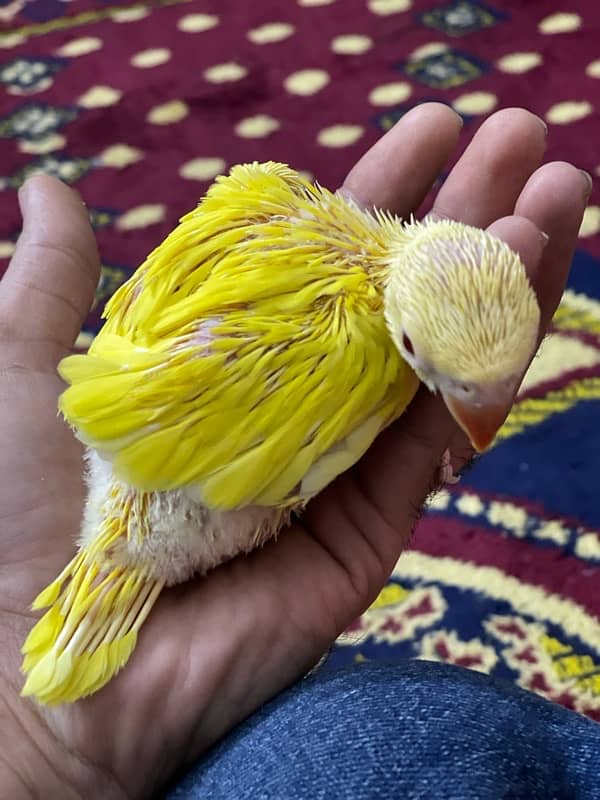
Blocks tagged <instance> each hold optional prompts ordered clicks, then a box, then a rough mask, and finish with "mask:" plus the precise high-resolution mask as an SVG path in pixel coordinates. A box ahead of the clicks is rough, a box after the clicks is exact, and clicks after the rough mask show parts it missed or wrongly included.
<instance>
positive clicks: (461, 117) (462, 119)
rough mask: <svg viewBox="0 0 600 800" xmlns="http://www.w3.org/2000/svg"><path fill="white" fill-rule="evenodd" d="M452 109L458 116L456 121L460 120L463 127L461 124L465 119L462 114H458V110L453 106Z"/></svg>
mask: <svg viewBox="0 0 600 800" xmlns="http://www.w3.org/2000/svg"><path fill="white" fill-rule="evenodd" d="M452 111H454V113H455V114H456V116H457V117H458V121H459V122H460V127H461V128H462V127H463V125H464V124H465V119H464V117H463V116H462V114H459V113H458V111H457V110H456V109H455V108H453V109H452Z"/></svg>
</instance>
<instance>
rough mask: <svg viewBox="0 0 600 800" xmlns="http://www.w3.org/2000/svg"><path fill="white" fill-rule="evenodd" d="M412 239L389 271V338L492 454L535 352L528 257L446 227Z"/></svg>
mask: <svg viewBox="0 0 600 800" xmlns="http://www.w3.org/2000/svg"><path fill="white" fill-rule="evenodd" d="M404 232H405V234H406V237H407V238H406V239H404V241H403V242H401V243H399V245H398V247H397V248H396V249H394V248H392V250H391V251H390V261H389V263H388V278H387V284H386V288H385V315H386V320H387V325H388V328H389V331H390V333H391V336H392V338H393V340H394V343H395V344H396V346H397V348H398V350H399V351H400V353H401V355H402V356H403V358H404V359H406V361H407V362H408V363H409V364H410V365H411V367H412V368H413V369H414V371H415V372H416V374H417V375H418V377H419V378H420V379H421V381H423V383H425V384H426V385H427V386H428V387H429V388H430V389H431V390H432V391H439V392H440V393H441V395H442V397H443V398H444V401H445V403H446V406H447V407H448V409H449V411H450V413H451V414H452V416H453V417H454V419H455V420H456V421H457V422H458V424H459V425H460V427H461V428H462V429H463V430H464V431H465V432H466V434H467V435H468V437H469V439H470V440H471V443H472V445H473V447H474V448H475V449H476V450H478V451H482V450H485V449H486V447H488V446H489V444H491V442H492V440H493V439H494V437H495V435H496V433H497V431H498V428H499V427H500V426H501V425H502V423H503V422H504V419H505V417H506V414H507V413H508V411H509V409H510V406H511V404H512V401H513V398H514V396H515V394H516V392H517V389H518V387H519V384H520V382H521V379H522V377H523V374H524V372H525V370H526V369H527V366H528V365H529V361H530V360H531V357H532V356H533V353H534V351H535V347H536V344H537V338H538V329H539V323H540V310H539V306H538V303H537V300H536V297H535V294H534V292H533V289H532V288H531V285H530V283H529V279H528V277H527V274H526V272H525V268H524V266H523V263H522V262H521V260H520V258H519V256H518V255H517V254H516V253H515V252H513V251H512V250H511V249H510V247H509V246H508V245H507V244H505V243H504V242H502V241H501V240H500V239H497V238H495V237H493V236H491V235H490V234H488V233H486V232H485V231H481V230H478V229H476V228H472V227H469V226H466V225H462V224H460V223H457V222H448V221H442V222H426V223H423V224H421V223H416V224H413V225H409V226H407V227H406V228H405V231H404Z"/></svg>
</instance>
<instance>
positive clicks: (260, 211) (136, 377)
mask: <svg viewBox="0 0 600 800" xmlns="http://www.w3.org/2000/svg"><path fill="white" fill-rule="evenodd" d="M319 214H323V215H324V219H323V220H320V219H318V215H319ZM344 215H346V216H344ZM377 230H378V229H377V228H376V227H374V226H373V223H372V221H371V222H370V221H369V218H368V217H366V216H365V215H364V214H358V213H357V212H356V211H352V209H350V208H349V206H348V204H347V203H344V202H343V201H342V200H341V199H339V198H336V197H335V196H334V195H331V194H329V193H327V192H325V190H319V189H315V188H314V187H312V186H310V185H309V184H307V183H306V182H305V181H303V180H302V179H301V178H300V177H299V176H298V175H297V174H296V173H294V172H292V171H291V170H289V169H288V168H286V167H283V166H281V165H262V166H258V165H254V166H251V167H236V168H234V170H232V173H231V174H230V176H229V177H228V178H224V179H220V180H219V181H218V182H217V183H216V184H215V185H214V186H213V187H212V188H211V189H210V190H209V192H208V194H207V196H206V197H205V199H204V200H203V201H202V202H201V204H200V205H199V206H198V208H197V209H195V210H194V211H193V212H191V213H190V214H188V215H186V217H184V218H183V219H182V222H181V224H180V225H179V227H178V228H176V229H175V231H174V232H173V233H172V234H171V235H170V236H169V237H168V238H167V239H166V240H165V242H164V243H163V244H162V245H161V246H160V247H158V248H157V249H156V250H155V251H154V252H153V253H151V254H150V256H149V257H148V259H147V260H146V262H144V264H142V266H141V267H140V268H139V270H137V271H136V273H135V274H134V276H133V277H132V278H131V279H130V281H128V282H127V283H126V284H125V285H124V286H122V287H121V288H120V289H119V290H118V291H117V293H115V295H114V296H113V298H112V299H111V301H110V303H109V304H108V306H107V311H106V316H107V322H106V324H105V327H104V328H103V330H102V331H101V333H100V334H99V336H98V337H97V338H96V340H95V341H94V343H93V344H92V347H91V348H90V351H89V353H88V354H87V355H86V356H71V357H69V358H67V359H66V360H65V361H63V363H62V365H61V374H62V375H63V377H64V378H65V379H66V380H67V381H68V382H69V383H70V384H71V385H70V387H69V388H68V389H67V390H66V391H65V393H64V394H63V396H62V398H61V409H62V411H63V413H64V415H65V417H66V418H67V419H68V420H69V422H70V423H71V424H72V425H73V426H74V427H75V428H76V430H77V432H78V435H79V436H80V438H81V439H82V440H83V441H84V442H86V443H87V444H89V445H90V446H92V447H95V448H96V449H98V450H99V451H100V452H102V454H103V455H104V457H106V458H109V459H110V460H111V461H112V463H113V468H114V470H115V472H116V474H117V475H118V476H120V477H121V478H122V479H123V480H125V481H127V482H128V483H130V484H131V485H133V486H136V487H138V488H143V489H147V490H151V489H156V490H168V489H174V488H179V487H182V486H187V487H191V488H193V489H194V490H195V491H196V492H197V494H198V495H199V497H200V498H201V499H202V501H203V502H205V503H206V504H207V505H209V506H210V507H213V508H221V509H232V508H239V507H242V506H245V505H249V504H256V503H258V504H264V505H286V504H288V505H289V504H293V503H296V502H302V501H303V500H306V499H307V498H308V497H310V496H311V495H312V494H313V493H314V492H315V491H318V490H319V489H321V488H322V487H323V486H324V485H326V484H327V483H328V482H329V481H330V480H332V479H333V478H334V477H335V475H337V474H338V473H339V472H340V471H342V470H343V469H346V468H347V467H349V466H350V465H351V464H352V463H354V462H355V461H356V460H357V459H358V458H359V457H360V455H361V454H362V453H363V452H364V451H365V450H366V448H367V447H368V446H369V444H370V443H371V442H372V440H373V439H374V438H375V436H376V435H377V433H378V432H379V431H380V430H381V429H382V428H383V427H384V426H385V425H387V424H388V423H389V422H390V421H391V420H392V419H394V418H395V417H397V416H398V415H399V414H400V413H401V412H402V411H403V409H404V408H405V406H406V405H407V403H408V402H409V401H410V399H411V398H412V396H413V394H414V391H415V390H416V386H417V379H416V377H415V376H414V375H413V373H412V372H411V371H410V369H409V368H408V367H407V365H406V364H405V362H404V361H402V359H401V358H400V356H399V354H398V352H397V351H396V349H395V348H394V346H393V343H392V342H391V339H390V337H389V335H388V333H387V329H386V326H385V322H384V319H383V314H382V309H381V297H380V294H379V293H378V292H377V291H376V289H375V288H374V286H373V280H372V278H371V277H370V276H369V275H368V274H367V271H366V270H365V269H364V265H363V262H364V260H365V258H366V257H367V256H368V255H372V256H373V257H375V256H377V253H378V252H379V251H380V249H381V242H380V241H379V240H378V239H377ZM378 248H379V249H378ZM369 250H371V251H372V252H369Z"/></svg>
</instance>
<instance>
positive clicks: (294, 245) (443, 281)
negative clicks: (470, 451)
mask: <svg viewBox="0 0 600 800" xmlns="http://www.w3.org/2000/svg"><path fill="white" fill-rule="evenodd" d="M105 317H106V322H105V325H104V327H103V328H102V330H101V331H100V333H99V334H98V336H97V337H96V339H95V340H94V342H93V344H92V345H91V347H90V349H89V352H88V353H87V354H85V355H73V356H70V357H68V358H66V359H65V360H63V362H62V363H61V365H60V373H61V375H62V376H63V378H64V379H65V381H66V382H67V383H68V384H69V387H68V388H67V389H66V390H65V392H64V393H63V395H62V396H61V399H60V410H61V412H62V413H63V415H64V417H65V418H66V420H67V421H68V423H69V424H70V425H71V426H72V428H73V429H74V431H75V433H76V435H77V436H78V437H79V439H80V440H81V441H82V442H83V443H84V444H85V445H86V448H87V453H86V462H87V485H88V497H87V502H86V507H85V512H84V516H83V522H82V527H81V532H80V535H79V547H78V552H77V554H76V555H75V557H74V558H73V560H72V561H71V562H70V563H69V564H68V565H67V566H66V567H65V569H64V570H63V572H62V573H61V574H60V575H59V576H58V577H57V578H56V580H55V581H54V582H53V583H51V584H50V585H49V586H48V587H47V588H46V589H45V590H44V591H43V592H41V594H40V595H39V596H38V597H37V598H36V600H35V601H34V604H33V607H34V608H35V609H40V608H45V607H47V608H48V610H47V611H46V613H45V615H44V616H43V617H42V618H41V619H40V620H39V621H38V622H37V624H36V625H35V626H34V628H33V629H32V630H31V632H30V634H29V636H28V638H27V640H26V642H25V644H24V646H23V653H24V662H23V670H24V672H25V673H26V675H27V679H26V682H25V686H24V688H23V694H24V695H32V696H34V697H35V698H36V700H37V701H38V702H40V703H42V704H55V703H61V702H72V701H75V700H77V699H78V698H81V697H84V696H86V695H89V694H91V693H92V692H95V691H97V690H98V689H100V688H101V687H102V686H103V685H104V684H106V683H107V681H109V680H110V679H111V677H112V676H113V675H115V673H116V672H117V671H118V670H119V669H120V668H121V667H122V666H123V665H124V664H125V662H126V661H127V659H128V658H129V656H130V654H131V652H132V651H133V649H134V647H135V644H136V639H137V634H138V631H139V629H140V626H141V625H142V624H143V622H144V620H145V618H146V617H147V615H148V613H149V612H150V610H151V608H152V605H153V604H154V602H155V601H156V599H157V597H158V596H159V594H160V592H161V591H162V589H163V587H166V586H171V585H173V584H177V583H181V582H183V581H186V580H188V579H190V578H191V577H192V576H194V575H203V574H205V573H206V572H207V571H209V570H211V569H213V568H214V567H216V566H217V565H219V564H221V563H223V562H224V561H226V560H228V559H231V558H233V557H234V556H236V555H238V554H240V553H245V552H248V551H250V550H252V549H253V548H256V547H258V546H260V545H261V544H263V543H264V542H266V541H267V540H268V539H270V538H272V537H274V536H275V535H276V534H277V533H278V532H279V531H280V529H281V528H282V527H283V526H284V525H285V524H286V522H287V521H288V520H289V517H290V514H291V512H293V511H301V510H302V508H303V507H304V506H305V504H306V503H307V502H308V501H309V500H310V499H311V498H312V497H313V496H314V495H316V494H317V493H318V492H320V491H321V490H322V489H323V488H324V487H325V486H326V485H327V484H328V483H330V482H331V481H332V480H333V479H334V478H335V477H336V476H337V475H339V474H340V473H341V472H343V471H344V470H346V469H348V468H349V467H350V466H351V465H352V464H354V463H355V462H356V461H357V460H358V459H359V458H360V457H361V456H362V455H363V453H364V452H365V451H366V450H367V448H368V447H369V445H370V444H371V443H372V442H373V440H374V439H375V437H376V436H377V435H378V434H379V433H380V432H381V431H382V430H383V429H384V428H385V427H386V426H388V425H389V424H390V423H391V422H393V421H394V420H395V419H397V418H398V417H399V416H400V415H401V414H402V413H403V411H404V410H405V408H406V406H407V405H408V404H409V402H410V401H411V399H412V398H413V396H414V394H415V392H416V390H417V387H418V385H419V380H421V381H423V382H424V383H425V384H427V386H428V387H429V388H430V389H431V390H432V391H439V392H440V393H441V394H442V396H443V397H444V400H445V402H446V404H447V406H448V408H449V410H450V412H451V413H452V414H453V415H454V417H455V418H456V420H457V421H458V423H459V424H460V425H461V426H462V427H463V428H464V430H465V431H466V432H467V434H468V435H469V436H470V438H471V441H472V442H473V445H474V446H475V448H477V449H478V450H482V449H484V448H485V447H486V446H487V445H488V444H489V443H490V442H491V440H492V439H493V437H494V435H495V433H496V430H497V428H498V427H499V426H500V424H501V423H502V421H503V415H504V414H505V413H506V411H507V410H508V407H509V405H510V402H511V400H512V397H513V395H514V393H515V391H516V388H517V386H518V384H519V381H520V379H521V377H522V375H523V372H524V370H525V369H526V367H527V364H528V362H529V359H530V358H531V356H532V354H533V352H534V349H535V346H536V341H537V335H538V326H539V308H538V305H537V301H536V298H535V295H534V292H533V290H532V288H531V286H530V284H529V281H528V278H527V275H526V273H525V269H524V267H523V264H522V263H521V261H520V259H519V257H518V255H517V254H516V253H514V252H512V251H511V249H510V248H509V247H508V246H507V245H506V244H504V243H503V242H501V241H500V240H498V239H496V238H493V237H492V236H490V235H489V234H487V233H485V232H483V231H481V230H478V229H475V228H471V227H467V226H465V225H461V224H459V223H456V222H446V221H444V222H426V223H424V224H423V223H418V222H408V223H407V222H402V221H401V220H400V219H398V218H396V217H394V216H392V215H390V214H388V213H385V212H382V211H366V210H364V209H362V208H359V207H358V206H357V205H356V204H355V203H354V202H353V201H352V200H351V199H348V198H347V197H345V196H342V195H341V194H339V193H338V194H333V193H331V192H329V191H327V190H326V189H324V188H321V187H319V186H313V185H311V184H309V183H308V182H307V181H305V180H304V179H303V178H301V177H300V175H299V174H298V173H297V172H295V171H293V170H291V169H289V168H288V167H287V166H285V165H282V164H276V163H272V162H268V163H265V164H256V163H255V164H251V165H240V166H236V167H234V168H233V169H232V170H231V172H230V174H229V175H228V176H226V177H220V178H218V179H217V180H216V182H215V183H214V184H213V185H212V186H211V188H210V189H209V190H208V192H207V194H206V196H205V197H204V198H203V199H202V200H201V202H200V203H199V205H198V206H197V208H196V209H194V210H193V211H192V212H190V213H189V214H187V215H186V216H185V217H183V219H182V220H181V222H180V224H179V225H178V227H177V228H176V229H175V230H174V231H173V232H172V233H171V234H170V235H169V236H168V237H167V238H166V240H165V241H164V242H163V243H162V244H161V245H160V246H159V247H158V248H157V249H156V250H154V251H153V252H152V253H151V254H150V255H149V256H148V258H147V259H146V261H145V262H144V263H143V264H142V265H141V266H140V267H139V268H138V269H137V271H136V272H135V273H134V275H133V276H132V277H131V278H130V280H128V281H127V282H126V283H125V284H124V285H123V286H121V288H120V289H119V290H118V291H117V292H116V293H115V294H114V296H113V297H112V299H111V300H110V302H109V303H108V304H107V307H106V310H105Z"/></svg>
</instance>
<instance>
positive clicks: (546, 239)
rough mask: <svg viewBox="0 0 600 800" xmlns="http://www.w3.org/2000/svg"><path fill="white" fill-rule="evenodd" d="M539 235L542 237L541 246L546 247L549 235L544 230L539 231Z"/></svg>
mask: <svg viewBox="0 0 600 800" xmlns="http://www.w3.org/2000/svg"><path fill="white" fill-rule="evenodd" d="M540 236H541V237H542V247H546V245H547V244H548V242H549V241H550V236H549V235H548V234H547V233H546V231H540Z"/></svg>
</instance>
